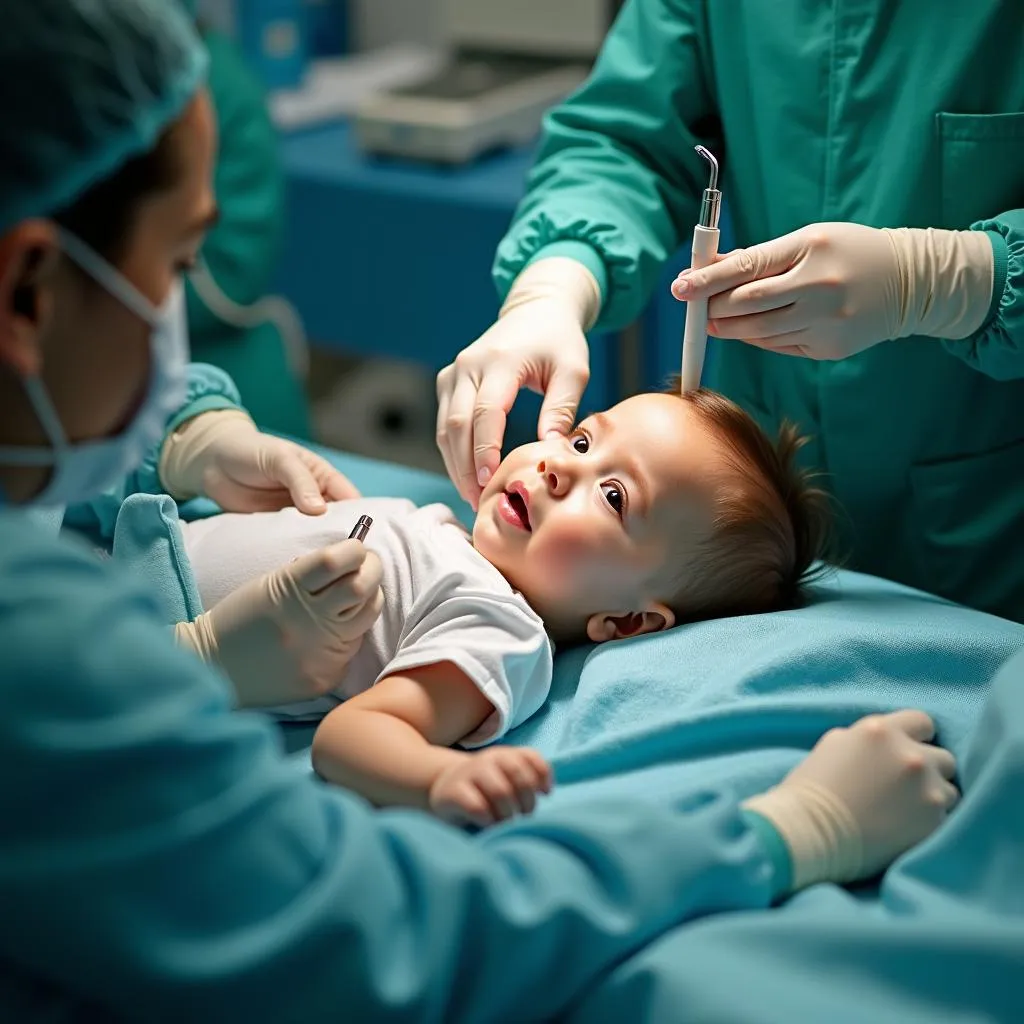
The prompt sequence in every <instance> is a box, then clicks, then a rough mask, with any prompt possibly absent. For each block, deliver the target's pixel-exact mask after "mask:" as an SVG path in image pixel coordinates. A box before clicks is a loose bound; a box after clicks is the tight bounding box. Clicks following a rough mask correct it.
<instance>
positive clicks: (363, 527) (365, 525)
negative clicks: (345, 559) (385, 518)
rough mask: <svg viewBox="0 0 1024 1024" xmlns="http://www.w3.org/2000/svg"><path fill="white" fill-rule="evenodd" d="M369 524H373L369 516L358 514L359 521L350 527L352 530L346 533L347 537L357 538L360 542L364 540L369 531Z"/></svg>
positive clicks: (350, 538)
mask: <svg viewBox="0 0 1024 1024" xmlns="http://www.w3.org/2000/svg"><path fill="white" fill-rule="evenodd" d="M371 526H373V519H372V518H371V517H370V516H360V517H359V521H358V522H357V523H356V525H355V526H353V527H352V532H351V533H350V534H349V535H348V539H349V540H357V541H359V542H360V543H362V542H363V541H364V540H366V535H367V534H368V533H369V532H370V527H371Z"/></svg>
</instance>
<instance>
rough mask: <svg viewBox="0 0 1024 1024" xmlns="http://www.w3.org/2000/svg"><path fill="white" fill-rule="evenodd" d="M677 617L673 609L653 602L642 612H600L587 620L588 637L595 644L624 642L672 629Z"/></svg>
mask: <svg viewBox="0 0 1024 1024" xmlns="http://www.w3.org/2000/svg"><path fill="white" fill-rule="evenodd" d="M675 624H676V617H675V615H674V614H673V612H672V609H671V608H666V607H665V605H663V604H658V603H657V602H652V603H651V604H650V605H648V606H647V608H646V609H645V610H644V611H642V612H599V613H598V614H597V615H591V616H590V618H589V619H588V620H587V637H588V638H589V639H590V640H591V641H592V642H593V643H595V644H600V643H604V642H605V641H606V640H624V639H626V637H631V636H642V635H643V634H644V633H660V632H661V631H662V630H663V629H671V628H672V627H673V626H674V625H675Z"/></svg>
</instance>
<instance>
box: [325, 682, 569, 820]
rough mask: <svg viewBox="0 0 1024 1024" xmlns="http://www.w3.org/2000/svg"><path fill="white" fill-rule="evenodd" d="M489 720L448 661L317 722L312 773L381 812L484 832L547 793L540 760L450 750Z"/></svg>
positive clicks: (482, 700)
mask: <svg viewBox="0 0 1024 1024" xmlns="http://www.w3.org/2000/svg"><path fill="white" fill-rule="evenodd" d="M493 712H494V707H493V705H492V704H491V702H490V701H489V700H488V699H487V698H486V697H485V696H484V695H483V694H482V693H481V692H480V689H479V687H478V686H477V685H476V684H475V683H474V682H473V681H472V680H471V679H470V678H469V677H468V676H467V675H466V674H465V673H464V672H463V671H462V670H461V669H459V668H457V667H456V666H455V665H454V664H452V663H451V662H442V663H440V664H436V665H429V666H426V667H424V668H417V669H412V670H409V671H405V672H403V673H401V674H400V675H393V676H387V677H386V678H384V679H382V680H381V681H380V682H379V683H378V684H377V685H376V686H374V687H372V688H371V689H369V690H366V691H365V692H364V693H360V694H358V695H357V696H355V697H352V698H351V699H350V700H347V701H346V702H345V703H344V704H342V705H341V706H340V707H337V708H335V710H334V711H332V712H331V713H330V714H329V715H327V717H326V718H325V719H324V720H323V721H322V722H321V723H320V727H319V728H318V729H317V732H316V736H315V737H314V738H313V767H314V768H315V769H316V771H317V772H318V774H319V775H321V776H322V777H323V778H324V779H326V780H327V781H328V782H334V783H337V784H338V785H341V786H345V787H346V788H347V789H351V790H353V791H355V792H357V793H361V794H362V795H363V796H365V797H366V798H367V799H368V800H370V801H372V802H373V803H375V804H377V805H378V806H388V805H399V806H405V807H420V808H423V809H430V810H433V811H435V812H436V813H438V814H440V815H442V816H444V817H447V818H452V819H454V820H458V821H466V822H469V823H471V824H476V825H481V826H483V825H488V824H491V823H492V822H494V821H500V820H501V819H503V818H508V817H511V816H512V815H514V814H516V813H518V812H522V813H529V812H530V811H531V810H532V809H533V806H534V800H535V795H536V793H538V792H544V793H546V792H548V791H549V790H550V788H551V771H550V768H549V767H548V765H547V764H546V763H545V762H544V760H543V759H542V758H541V756H540V755H539V754H537V753H536V752H535V751H533V750H527V749H525V748H522V747H489V748H487V749H485V750H482V751H478V752H468V751H463V750H452V749H450V745H451V744H453V743H457V742H459V740H462V739H464V738H465V737H466V736H469V735H470V734H471V733H472V732H473V731H474V730H476V729H477V728H478V727H479V726H480V725H481V724H482V723H483V722H484V721H486V719H487V718H489V717H490V715H491V714H493Z"/></svg>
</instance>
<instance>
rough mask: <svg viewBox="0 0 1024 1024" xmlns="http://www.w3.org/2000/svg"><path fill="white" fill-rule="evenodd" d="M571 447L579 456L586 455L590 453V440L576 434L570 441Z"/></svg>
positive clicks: (584, 435) (585, 436) (583, 435)
mask: <svg viewBox="0 0 1024 1024" xmlns="http://www.w3.org/2000/svg"><path fill="white" fill-rule="evenodd" d="M572 446H573V448H575V449H576V451H578V452H579V453H580V455H586V454H587V452H589V451H590V438H589V437H587V435H586V434H577V435H576V436H575V437H574V438H573V439H572Z"/></svg>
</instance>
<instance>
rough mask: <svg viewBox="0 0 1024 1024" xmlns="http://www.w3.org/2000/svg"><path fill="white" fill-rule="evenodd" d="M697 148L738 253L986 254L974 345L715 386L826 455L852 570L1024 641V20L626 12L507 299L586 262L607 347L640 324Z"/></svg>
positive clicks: (553, 152)
mask: <svg viewBox="0 0 1024 1024" xmlns="http://www.w3.org/2000/svg"><path fill="white" fill-rule="evenodd" d="M697 143H703V144H705V145H707V146H708V147H709V148H710V149H711V150H712V151H713V152H714V153H716V154H720V155H721V157H722V159H723V170H724V176H723V182H722V185H721V187H722V189H723V192H724V195H725V200H726V203H727V204H728V207H729V211H730V215H731V219H732V224H733V227H734V229H735V235H736V242H737V244H738V245H750V244H754V243H757V242H762V241H765V240H767V239H771V238H774V237H777V236H779V235H783V234H785V233H787V232H789V231H793V230H795V229H796V228H799V227H801V226H803V225H805V224H809V223H813V222H816V221H829V220H840V221H855V222H858V223H862V224H868V225H873V226H876V227H897V226H909V227H926V226H932V227H939V228H957V229H966V228H969V227H973V228H975V229H977V230H985V231H988V232H990V235H991V238H992V240H993V247H994V252H995V281H994V285H995V288H994V294H993V301H992V305H991V308H990V310H989V315H988V317H987V319H986V322H985V324H984V325H983V327H982V328H981V329H980V330H978V331H977V332H976V333H975V334H974V335H973V336H972V337H970V338H967V339H965V340H963V341H940V340H935V339H925V338H911V339H908V340H902V341H896V342H887V343H884V344H881V345H878V346H876V347H875V348H872V349H870V350H869V351H867V352H864V353H863V354H861V355H858V356H855V357H853V358H851V359H847V360H845V361H843V362H839V363H825V362H812V361H810V360H805V359H794V358H791V357H786V356H779V355H773V354H769V353H766V352H763V351H760V350H758V349H756V348H753V347H750V346H745V345H742V344H741V343H739V342H722V343H721V344H720V346H719V351H718V355H719V358H718V361H717V366H716V367H715V376H714V379H712V380H711V381H709V383H710V384H711V385H712V386H715V387H717V388H719V389H720V390H721V391H723V392H724V393H725V394H727V395H729V396H730V397H732V398H734V399H736V400H737V401H738V402H740V403H741V404H742V405H743V406H744V407H746V408H747V409H748V410H749V411H750V412H751V413H753V414H754V415H755V417H756V418H757V419H758V420H759V421H760V422H761V423H762V424H763V425H764V426H766V427H768V428H769V429H774V428H775V427H776V426H777V424H778V423H779V422H780V420H782V419H783V418H789V419H791V420H794V421H795V422H797V423H798V424H799V425H800V426H802V427H803V428H804V429H805V430H806V431H807V432H809V433H810V434H811V435H812V437H813V440H812V443H811V444H810V445H809V446H808V448H807V449H806V456H807V458H808V460H809V461H811V462H812V463H813V464H814V465H816V466H818V467H820V468H821V469H822V470H823V471H824V472H825V474H826V477H825V480H826V481H827V482H828V484H829V485H830V486H831V488H832V490H833V491H834V493H835V496H836V497H837V499H838V501H839V503H840V504H841V506H842V509H843V515H842V516H841V517H840V525H839V537H840V541H841V546H842V548H843V549H845V551H846V552H847V553H848V555H849V559H848V563H849V564H850V565H851V567H853V568H857V569H860V570H863V571H866V572H871V573H875V574H878V575H881V576H886V577H889V578H891V579H895V580H898V581H900V582H903V583H908V584H910V585H912V586H917V587H921V588H923V589H926V590H928V591H931V592H935V593H938V594H941V595H945V596H948V597H951V598H954V599H957V600H960V601H963V602H965V603H967V604H970V605H973V606H975V607H978V608H982V609H985V610H988V611H992V612H996V613H998V614H1002V615H1005V616H1008V617H1011V618H1014V619H1017V620H1024V542H1022V540H1021V538H1022V537H1024V210H1021V209H1020V207H1024V3H1020V2H1019V0H971V2H969V3H967V2H964V3H935V0H900V2H895V0H831V2H828V3H826V2H812V0H713V2H712V0H630V2H628V3H627V5H626V7H625V8H624V10H623V12H622V14H621V15H620V17H619V20H618V22H617V23H616V25H615V27H614V29H613V30H612V32H611V35H610V36H609V38H608V40H607V42H606V44H605V47H604V50H603V52H602V54H601V57H600V59H599V61H598V63H597V66H596V68H595V71H594V73H593V75H592V77H591V78H590V80H589V81H588V82H587V83H586V84H585V85H584V86H583V87H582V88H581V89H580V90H579V91H578V92H577V93H576V94H575V95H574V96H572V97H571V98H570V99H569V100H568V101H567V102H566V103H564V104H563V105H562V106H560V107H558V108H557V109H556V110H554V111H553V112H552V113H551V114H550V115H549V116H548V118H547V121H546V127H545V135H544V140H543V143H542V147H541V151H540V154H539V157H538V161H537V164H536V166H535V167H534V169H533V171H532V174H531V177H530V182H529V190H528V194H527V195H526V197H525V199H524V200H523V202H522V204H521V206H520V208H519V211H518V213H517V216H516V218H515V220H514V222H513V225H512V227H511V229H510V231H509V233H508V235H507V236H506V238H505V239H504V241H503V242H502V244H501V246H500V248H499V251H498V255H497V258H496V262H495V276H496V280H497V282H498V285H499V288H500V290H501V291H502V292H505V291H507V289H508V288H509V287H510V285H511V283H512V281H513V280H514V278H515V277H516V275H517V274H518V273H519V272H520V270H521V269H522V268H523V267H524V266H525V265H526V264H527V263H528V262H529V261H531V260H532V259H535V258H537V257H538V256H547V255H554V254H559V253H561V254H565V255H571V256H574V257H576V258H577V259H579V260H580V261H581V262H583V263H584V264H586V265H587V266H588V267H589V268H590V269H591V270H592V271H593V272H594V273H595V274H596V275H597V277H598V279H599V281H600V283H601V285H602V289H603V294H604V306H603V310H602V316H601V321H600V324H599V326H601V327H604V328H615V327H619V326H621V325H623V324H626V323H627V322H629V321H630V320H632V319H633V318H634V317H636V316H637V315H638V314H639V313H640V311H641V310H642V308H643V306H644V304H645V303H646V301H647V300H648V298H649V296H650V294H651V292H652V290H653V288H654V287H655V285H656V284H657V282H658V280H659V275H660V271H661V268H662V265H663V263H664V261H665V260H666V259H668V258H669V257H670V256H671V255H672V254H673V253H675V252H676V250H677V247H678V246H679V245H680V244H681V243H686V242H688V239H689V237H690V232H691V231H692V228H693V225H694V221H695V218H696V215H697V209H698V202H699V199H700V195H701V191H702V189H703V188H704V187H705V185H706V182H707V171H706V165H705V164H704V162H703V161H702V160H701V159H700V158H699V157H698V156H697V155H696V154H695V153H694V152H693V147H694V145H695V144H697Z"/></svg>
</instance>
